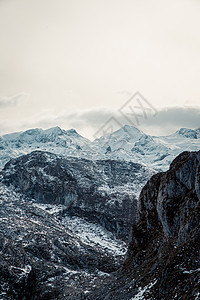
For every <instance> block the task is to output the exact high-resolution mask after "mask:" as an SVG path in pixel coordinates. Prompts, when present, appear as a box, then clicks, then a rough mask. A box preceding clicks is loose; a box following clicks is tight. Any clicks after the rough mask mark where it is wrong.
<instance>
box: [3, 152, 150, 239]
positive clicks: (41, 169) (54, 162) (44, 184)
mask: <svg viewBox="0 0 200 300" xmlns="http://www.w3.org/2000/svg"><path fill="white" fill-rule="evenodd" d="M0 174H1V176H2V182H3V183H4V184H6V185H7V186H9V185H12V186H14V187H15V188H16V189H17V190H18V191H19V192H21V193H23V194H24V195H26V196H28V197H29V198H32V199H35V201H37V203H44V204H45V203H46V204H61V205H63V207H64V208H63V214H68V215H70V216H78V217H81V218H84V219H85V220H87V221H90V222H93V223H95V224H100V225H102V226H103V227H104V228H106V229H107V230H109V231H111V232H112V233H113V234H115V235H116V236H117V237H119V238H123V239H125V240H127V237H128V234H129V230H130V227H131V224H132V223H133V222H135V216H136V208H137V198H138V196H139V192H140V190H141V189H142V186H144V184H145V183H146V180H147V178H150V176H151V175H152V172H149V170H148V169H147V168H145V167H144V166H142V165H140V164H137V163H133V162H125V161H115V160H96V161H91V160H86V159H80V158H72V157H68V158H64V157H63V156H58V155H56V154H52V153H49V152H42V151H34V152H31V153H30V154H27V155H24V156H21V157H19V158H15V159H11V160H10V161H9V162H8V163H7V164H6V165H5V167H4V169H3V170H2V172H1V173H0Z"/></svg>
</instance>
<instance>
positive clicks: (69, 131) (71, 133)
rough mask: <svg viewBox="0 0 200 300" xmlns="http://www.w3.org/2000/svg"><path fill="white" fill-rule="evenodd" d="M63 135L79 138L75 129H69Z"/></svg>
mask: <svg viewBox="0 0 200 300" xmlns="http://www.w3.org/2000/svg"><path fill="white" fill-rule="evenodd" d="M65 133H66V134H67V135H69V136H81V135H80V134H79V133H78V132H77V131H76V130H75V129H73V128H72V129H69V130H67V131H65Z"/></svg>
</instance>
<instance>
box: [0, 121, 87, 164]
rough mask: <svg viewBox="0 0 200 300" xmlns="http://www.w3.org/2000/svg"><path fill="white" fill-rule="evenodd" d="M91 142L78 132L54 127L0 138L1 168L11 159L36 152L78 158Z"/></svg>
mask: <svg viewBox="0 0 200 300" xmlns="http://www.w3.org/2000/svg"><path fill="white" fill-rule="evenodd" d="M88 144H90V141H89V140H88V139H86V138H84V137H82V136H81V135H79V134H78V133H77V132H76V130H74V129H71V130H63V129H61V128H60V127H58V126H57V127H53V128H49V129H47V130H42V129H40V128H35V129H30V130H26V131H24V132H15V133H11V134H6V135H3V136H2V137H0V161H1V163H0V167H2V166H3V165H4V164H5V163H6V162H7V161H8V160H9V159H10V158H14V157H18V156H20V155H23V154H27V153H30V152H31V151H34V150H43V151H50V152H52V153H56V154H62V155H66V156H77V155H78V154H79V152H80V151H81V150H82V147H86V148H87V145H88Z"/></svg>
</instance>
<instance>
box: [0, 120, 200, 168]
mask: <svg viewBox="0 0 200 300" xmlns="http://www.w3.org/2000/svg"><path fill="white" fill-rule="evenodd" d="M199 149H200V128H198V129H196V130H193V129H187V128H181V129H180V130H178V131H177V132H176V133H174V134H172V135H169V136H161V137H156V136H150V135H147V134H145V133H144V132H142V131H140V130H139V129H137V128H135V127H133V126H129V125H125V126H123V127H122V128H120V129H119V130H117V131H115V132H113V133H112V134H110V135H107V136H102V137H101V138H99V139H96V140H95V141H93V142H91V141H89V140H88V139H86V138H84V137H82V136H81V135H79V134H78V133H77V132H76V131H75V130H74V129H71V130H67V131H66V130H63V129H61V128H59V127H54V128H50V129H47V130H42V129H38V128H36V129H31V130H27V131H25V132H19V133H12V134H7V135H4V136H2V137H0V167H1V168H2V167H3V166H4V165H5V163H6V162H7V161H8V160H9V159H10V158H11V157H18V156H20V155H22V154H27V153H30V152H31V151H33V150H42V151H49V152H52V153H55V154H59V155H64V156H73V157H81V158H86V159H92V160H99V159H115V160H125V161H133V162H136V163H142V164H144V165H146V166H147V167H148V168H150V169H154V170H156V171H165V170H167V169H168V167H169V165H170V163H171V162H172V160H173V159H174V158H175V157H176V156H177V155H178V154H180V153H181V152H183V151H197V150H199Z"/></svg>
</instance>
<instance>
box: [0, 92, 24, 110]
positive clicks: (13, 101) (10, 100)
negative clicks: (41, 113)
mask: <svg viewBox="0 0 200 300" xmlns="http://www.w3.org/2000/svg"><path fill="white" fill-rule="evenodd" d="M25 97H26V98H27V97H30V95H29V94H27V93H24V92H22V93H19V94H16V95H13V96H11V97H0V108H4V107H8V106H15V105H18V104H19V102H21V101H22V100H23V99H24V98H25Z"/></svg>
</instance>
